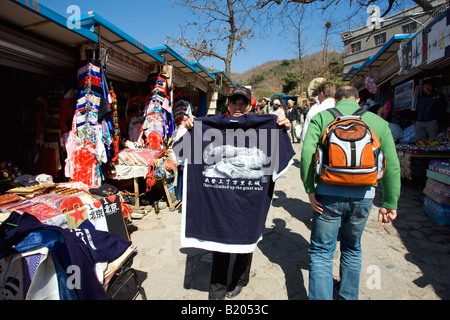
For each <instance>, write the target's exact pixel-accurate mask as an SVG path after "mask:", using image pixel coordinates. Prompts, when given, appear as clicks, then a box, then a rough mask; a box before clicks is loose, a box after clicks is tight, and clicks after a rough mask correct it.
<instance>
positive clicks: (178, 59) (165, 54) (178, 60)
mask: <svg viewBox="0 0 450 320" xmlns="http://www.w3.org/2000/svg"><path fill="white" fill-rule="evenodd" d="M152 50H153V51H154V52H156V53H157V54H159V55H160V57H161V59H163V61H164V62H167V63H168V64H170V65H172V66H174V68H176V69H178V70H180V71H182V72H184V73H186V74H188V73H197V69H196V68H195V67H194V66H192V65H191V64H189V63H188V62H186V60H184V58H183V57H182V56H180V55H179V54H178V53H177V52H176V51H175V50H173V49H172V48H170V47H168V46H166V45H165V46H162V47H156V48H152Z"/></svg>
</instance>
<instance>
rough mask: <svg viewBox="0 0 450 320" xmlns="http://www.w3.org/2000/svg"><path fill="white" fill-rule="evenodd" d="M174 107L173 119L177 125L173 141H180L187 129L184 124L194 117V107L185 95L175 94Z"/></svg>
mask: <svg viewBox="0 0 450 320" xmlns="http://www.w3.org/2000/svg"><path fill="white" fill-rule="evenodd" d="M173 100H174V105H173V118H174V123H175V133H174V134H173V137H172V140H173V141H177V140H179V139H180V138H181V137H182V136H183V134H185V133H186V131H187V129H186V128H185V127H184V124H185V122H186V120H187V119H189V118H190V117H191V116H192V107H191V103H190V101H189V97H188V96H187V95H186V94H184V93H177V94H175V96H174V98H173Z"/></svg>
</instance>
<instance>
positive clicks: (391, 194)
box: [377, 125, 401, 209]
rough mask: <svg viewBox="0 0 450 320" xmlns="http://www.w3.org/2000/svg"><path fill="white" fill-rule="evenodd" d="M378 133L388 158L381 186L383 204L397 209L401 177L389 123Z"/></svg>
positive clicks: (382, 148)
mask: <svg viewBox="0 0 450 320" xmlns="http://www.w3.org/2000/svg"><path fill="white" fill-rule="evenodd" d="M377 135H378V139H380V143H381V150H382V151H383V153H384V156H385V158H386V171H385V173H384V176H383V178H381V186H382V188H383V200H382V204H381V206H382V207H385V208H389V209H397V201H398V198H399V197H400V188H401V177H400V163H399V161H398V157H397V150H396V148H395V142H394V139H393V138H392V134H391V131H390V129H389V126H387V125H386V126H385V128H384V130H382V131H380V132H377Z"/></svg>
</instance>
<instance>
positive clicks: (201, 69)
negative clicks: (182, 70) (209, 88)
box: [189, 62, 216, 83]
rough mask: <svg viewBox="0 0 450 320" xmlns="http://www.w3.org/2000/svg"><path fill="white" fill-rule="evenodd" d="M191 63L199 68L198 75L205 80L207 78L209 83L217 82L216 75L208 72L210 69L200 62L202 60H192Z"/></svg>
mask: <svg viewBox="0 0 450 320" xmlns="http://www.w3.org/2000/svg"><path fill="white" fill-rule="evenodd" d="M189 64H190V65H192V66H193V67H195V68H197V72H198V75H199V76H200V77H202V78H203V79H204V80H206V81H207V82H208V83H215V82H216V78H215V77H214V75H212V74H211V73H209V72H208V70H206V69H205V67H204V66H202V65H201V64H200V62H190V63H189Z"/></svg>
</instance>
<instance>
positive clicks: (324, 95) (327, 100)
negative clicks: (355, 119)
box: [300, 81, 336, 141]
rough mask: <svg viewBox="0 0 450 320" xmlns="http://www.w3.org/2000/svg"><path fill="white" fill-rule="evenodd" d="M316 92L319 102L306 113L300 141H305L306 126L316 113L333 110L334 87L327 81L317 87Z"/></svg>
mask: <svg viewBox="0 0 450 320" xmlns="http://www.w3.org/2000/svg"><path fill="white" fill-rule="evenodd" d="M317 92H318V93H317V99H318V100H319V102H318V103H316V104H315V105H313V106H312V107H311V109H309V111H308V114H307V116H306V119H305V123H304V124H303V130H302V135H301V137H300V138H301V139H302V141H304V140H305V136H306V130H308V125H309V122H310V121H311V119H312V117H314V116H315V115H316V114H317V113H319V112H321V111H323V110H326V109H328V108H333V107H334V105H335V104H336V101H335V100H334V93H335V92H336V86H335V85H334V84H332V83H331V82H328V81H326V82H322V83H321V84H320V85H319V88H318V89H317Z"/></svg>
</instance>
